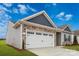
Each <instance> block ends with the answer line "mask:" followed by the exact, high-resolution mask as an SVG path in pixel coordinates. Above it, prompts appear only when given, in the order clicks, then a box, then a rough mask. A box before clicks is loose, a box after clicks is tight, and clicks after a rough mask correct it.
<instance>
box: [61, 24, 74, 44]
mask: <svg viewBox="0 0 79 59" xmlns="http://www.w3.org/2000/svg"><path fill="white" fill-rule="evenodd" d="M60 29H62V31H61V37H60V38H61V45H65V44H70V45H71V44H73V39H74V33H73V32H72V30H71V29H70V26H69V25H63V26H61V27H60Z"/></svg>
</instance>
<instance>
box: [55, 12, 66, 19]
mask: <svg viewBox="0 0 79 59" xmlns="http://www.w3.org/2000/svg"><path fill="white" fill-rule="evenodd" d="M64 15H65V13H64V12H61V13H59V14H58V15H57V16H56V17H58V18H60V17H63V16H64Z"/></svg>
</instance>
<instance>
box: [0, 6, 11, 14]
mask: <svg viewBox="0 0 79 59" xmlns="http://www.w3.org/2000/svg"><path fill="white" fill-rule="evenodd" d="M0 10H4V11H6V12H10V13H11V10H8V9H7V8H5V7H4V6H2V5H0Z"/></svg>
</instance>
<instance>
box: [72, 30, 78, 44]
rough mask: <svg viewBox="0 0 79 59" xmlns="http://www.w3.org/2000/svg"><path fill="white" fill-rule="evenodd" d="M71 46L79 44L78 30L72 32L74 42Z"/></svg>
mask: <svg viewBox="0 0 79 59" xmlns="http://www.w3.org/2000/svg"><path fill="white" fill-rule="evenodd" d="M73 44H79V30H76V31H74V41H73Z"/></svg>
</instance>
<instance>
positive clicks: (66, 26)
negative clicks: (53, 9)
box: [59, 24, 71, 32]
mask: <svg viewBox="0 0 79 59" xmlns="http://www.w3.org/2000/svg"><path fill="white" fill-rule="evenodd" d="M59 28H60V29H63V30H66V31H69V32H71V29H70V26H69V25H68V24H65V25H62V26H61V27H59Z"/></svg>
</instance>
